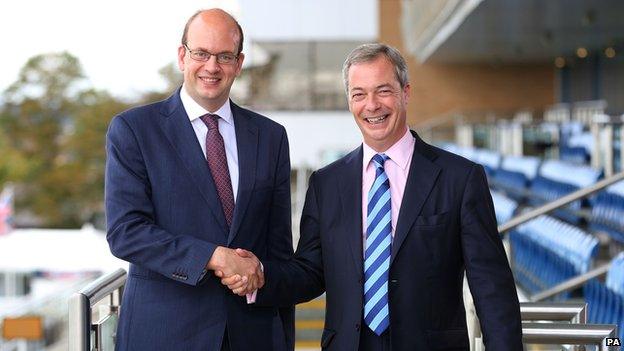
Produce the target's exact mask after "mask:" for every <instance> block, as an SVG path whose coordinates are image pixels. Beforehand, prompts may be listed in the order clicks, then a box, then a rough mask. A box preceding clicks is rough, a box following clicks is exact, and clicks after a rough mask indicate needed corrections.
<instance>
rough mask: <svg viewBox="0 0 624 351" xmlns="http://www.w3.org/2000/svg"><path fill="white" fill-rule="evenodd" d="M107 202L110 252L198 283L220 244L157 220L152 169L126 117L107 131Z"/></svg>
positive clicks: (118, 118)
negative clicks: (170, 229) (167, 228)
mask: <svg viewBox="0 0 624 351" xmlns="http://www.w3.org/2000/svg"><path fill="white" fill-rule="evenodd" d="M106 152H107V161H106V183H105V203H106V221H107V236H106V237H107V240H108V243H109V246H110V249H111V252H112V253H113V255H115V256H116V257H119V258H121V259H123V260H125V261H128V262H130V263H133V264H136V265H138V266H141V267H144V268H147V269H149V270H151V271H154V272H158V273H160V274H162V275H163V276H165V277H168V278H171V279H173V280H176V281H179V282H182V283H185V284H190V285H197V284H198V283H199V281H200V280H201V278H202V277H203V275H204V274H205V273H206V271H205V265H206V262H208V260H209V259H210V257H211V256H212V253H213V252H214V250H215V248H216V245H215V244H213V243H209V242H207V241H203V240H199V239H197V238H194V237H192V236H190V235H184V234H183V233H176V235H173V234H172V233H170V232H167V231H165V230H163V229H162V228H161V227H159V226H158V224H156V218H155V209H154V205H153V203H152V201H151V193H152V190H151V186H152V185H151V184H150V180H149V174H148V173H149V172H148V170H147V168H146V165H145V161H144V159H143V156H142V153H141V148H140V145H139V143H138V141H137V138H136V136H135V134H134V132H133V131H132V128H131V127H130V125H129V124H128V123H127V122H126V121H125V120H124V118H123V116H117V117H115V118H114V119H113V120H112V122H111V124H110V126H109V129H108V133H107V135H106Z"/></svg>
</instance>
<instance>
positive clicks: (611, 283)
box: [583, 253, 624, 340]
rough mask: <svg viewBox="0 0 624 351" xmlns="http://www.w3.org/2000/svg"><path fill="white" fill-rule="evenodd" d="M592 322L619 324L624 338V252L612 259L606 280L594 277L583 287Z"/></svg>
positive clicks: (620, 332)
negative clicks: (602, 280)
mask: <svg viewBox="0 0 624 351" xmlns="http://www.w3.org/2000/svg"><path fill="white" fill-rule="evenodd" d="M583 293H584V295H585V302H587V305H588V319H589V322H590V323H598V324H617V325H618V326H619V336H620V339H621V340H624V253H620V254H619V255H618V256H617V257H616V258H614V259H613V260H612V261H611V267H610V268H609V271H608V272H607V277H606V279H605V282H604V283H603V282H601V281H599V280H598V279H592V280H590V281H589V282H588V283H587V284H585V286H584V288H583Z"/></svg>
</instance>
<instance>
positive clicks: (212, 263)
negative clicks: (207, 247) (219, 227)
mask: <svg viewBox="0 0 624 351" xmlns="http://www.w3.org/2000/svg"><path fill="white" fill-rule="evenodd" d="M224 255H225V248H224V247H223V246H217V247H216V248H215V250H214V252H213V253H212V256H211V257H210V260H209V261H208V264H207V265H206V268H207V269H208V270H211V271H219V270H223V268H224V267H225V264H224Z"/></svg>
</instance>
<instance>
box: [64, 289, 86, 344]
mask: <svg viewBox="0 0 624 351" xmlns="http://www.w3.org/2000/svg"><path fill="white" fill-rule="evenodd" d="M90 312H91V306H90V304H89V299H88V298H87V297H86V296H85V295H83V294H81V293H75V294H74V295H72V297H71V298H70V299H69V351H86V350H89V339H90V337H91V313H90Z"/></svg>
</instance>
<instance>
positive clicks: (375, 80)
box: [222, 44, 522, 351]
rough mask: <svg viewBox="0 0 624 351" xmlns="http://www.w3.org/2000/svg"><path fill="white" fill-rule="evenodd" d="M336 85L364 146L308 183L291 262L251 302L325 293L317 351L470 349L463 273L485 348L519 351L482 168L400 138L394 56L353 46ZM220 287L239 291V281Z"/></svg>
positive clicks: (399, 79) (402, 99) (402, 94)
mask: <svg viewBox="0 0 624 351" xmlns="http://www.w3.org/2000/svg"><path fill="white" fill-rule="evenodd" d="M343 76H344V81H345V88H346V92H347V98H348V102H349V109H350V110H351V112H352V113H353V116H354V118H355V122H356V124H357V125H358V127H359V128H360V131H361V132H362V137H363V144H362V145H361V146H360V147H358V148H357V149H355V150H354V151H353V152H351V153H350V154H348V155H346V156H345V157H343V158H341V159H340V160H338V161H336V162H334V163H332V164H330V165H328V166H327V167H325V168H322V169H320V170H318V171H316V172H314V173H313V174H312V176H311V177H310V185H309V188H308V193H307V196H306V201H305V207H304V210H303V215H302V219H301V238H300V241H299V245H298V248H297V252H296V253H295V255H294V257H293V258H292V259H291V260H290V261H288V262H286V263H284V262H275V261H266V262H265V261H263V265H264V274H265V286H264V287H263V288H261V289H260V290H258V295H257V301H256V303H257V304H258V305H289V304H292V303H300V302H303V301H307V300H310V299H312V298H315V297H316V296H318V295H320V294H321V293H322V292H323V291H325V292H326V299H327V307H326V315H325V329H324V331H323V336H322V339H321V346H322V348H323V349H324V350H340V351H342V350H375V351H382V350H383V351H390V350H439V349H444V350H468V349H469V341H468V333H467V329H466V320H465V310H464V304H463V300H462V286H463V284H462V282H463V277H464V272H465V273H466V275H467V277H468V282H469V284H470V289H471V291H472V294H473V297H474V301H475V305H476V309H477V313H478V316H479V320H480V323H481V329H482V331H483V335H484V342H485V346H486V349H487V350H496V351H498V350H514V351H516V350H517V351H520V350H522V329H521V321H520V311H519V304H518V299H517V295H516V290H515V285H514V280H513V276H512V274H511V270H510V268H509V265H508V263H507V258H506V255H505V251H504V249H503V246H502V243H501V240H500V237H499V234H498V232H497V229H496V219H495V216H494V209H493V205H492V199H491V196H490V193H489V189H488V185H487V181H486V178H485V175H484V171H483V168H482V167H481V166H480V165H478V164H475V163H473V162H471V161H468V160H466V159H464V158H461V157H459V156H456V155H454V154H451V153H448V152H445V151H443V150H440V149H438V148H436V147H433V146H431V145H428V144H426V143H425V142H423V141H422V140H421V139H420V138H419V137H418V135H417V134H416V133H414V132H412V131H410V130H409V128H408V127H407V122H406V116H407V101H408V97H409V94H410V85H409V80H408V74H407V66H406V64H405V61H404V59H403V57H401V54H400V53H399V52H398V51H397V50H396V49H394V48H392V47H389V46H387V45H383V44H366V45H362V46H360V47H358V48H356V49H355V50H353V51H352V52H351V54H350V55H349V56H348V57H347V59H346V61H345V64H344V66H343ZM239 254H241V255H243V256H251V253H249V252H243V251H239ZM222 282H223V283H224V284H226V285H228V286H229V287H230V288H232V289H234V291H235V292H236V293H239V294H243V293H246V292H247V291H245V289H243V288H241V287H242V286H243V284H241V283H240V282H239V280H238V279H237V278H236V277H232V278H231V279H228V278H226V279H224V280H223V281H222Z"/></svg>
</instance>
